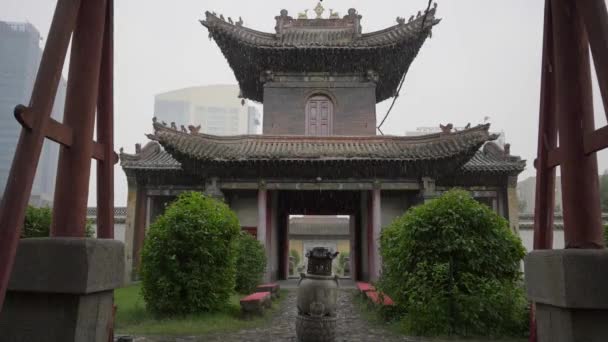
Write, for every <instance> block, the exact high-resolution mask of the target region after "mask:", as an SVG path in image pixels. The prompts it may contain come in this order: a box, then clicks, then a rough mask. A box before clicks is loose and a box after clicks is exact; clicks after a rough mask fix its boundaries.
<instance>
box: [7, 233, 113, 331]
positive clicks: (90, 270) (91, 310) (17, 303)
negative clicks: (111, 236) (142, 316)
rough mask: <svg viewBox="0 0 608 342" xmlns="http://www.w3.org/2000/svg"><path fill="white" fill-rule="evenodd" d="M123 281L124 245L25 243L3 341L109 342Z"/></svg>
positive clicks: (101, 242) (105, 242)
mask: <svg viewBox="0 0 608 342" xmlns="http://www.w3.org/2000/svg"><path fill="white" fill-rule="evenodd" d="M123 279H124V246H123V244H122V242H120V241H116V240H105V239H84V238H82V239H81V238H39V239H24V240H21V241H20V243H19V247H18V250H17V257H16V259H15V265H14V267H13V272H12V275H11V279H10V282H9V286H8V292H7V294H6V300H5V302H4V307H3V308H2V311H1V312H0V342H5V341H6V342H15V341H28V342H37V341H62V342H71V341H74V342H76V341H78V342H81V341H99V342H107V341H108V328H109V327H110V324H111V319H112V303H113V290H114V289H115V288H117V287H120V286H121V285H122V284H123Z"/></svg>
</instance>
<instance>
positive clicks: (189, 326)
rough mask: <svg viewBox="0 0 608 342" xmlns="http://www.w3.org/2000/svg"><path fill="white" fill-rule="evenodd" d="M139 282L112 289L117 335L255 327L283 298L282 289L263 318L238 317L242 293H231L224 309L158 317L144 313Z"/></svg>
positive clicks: (283, 292) (144, 306)
mask: <svg viewBox="0 0 608 342" xmlns="http://www.w3.org/2000/svg"><path fill="white" fill-rule="evenodd" d="M140 287H141V286H140V285H139V284H138V285H132V286H128V287H123V288H121V289H118V290H116V291H115V292H114V298H115V303H116V306H117V310H116V321H115V330H116V332H117V333H119V334H133V335H162V336H176V335H205V334H208V333H214V332H227V331H236V330H240V329H247V328H254V327H258V326H262V325H264V324H267V323H268V322H269V319H270V315H271V314H272V312H273V311H275V310H276V309H277V308H278V306H279V304H280V302H281V300H282V299H283V298H285V296H286V293H285V290H282V292H281V299H279V300H275V301H274V302H273V303H272V309H271V310H268V311H267V312H266V313H265V315H264V317H259V318H255V319H247V320H244V319H241V318H240V306H239V299H240V298H242V297H244V296H242V295H238V294H234V295H232V297H231V298H230V304H229V305H228V306H227V307H226V309H224V310H223V311H220V312H216V313H207V314H201V315H193V316H186V317H179V318H168V319H161V320H157V319H154V318H153V317H152V315H151V314H149V313H148V312H146V305H145V302H144V299H143V297H142V296H141V294H140Z"/></svg>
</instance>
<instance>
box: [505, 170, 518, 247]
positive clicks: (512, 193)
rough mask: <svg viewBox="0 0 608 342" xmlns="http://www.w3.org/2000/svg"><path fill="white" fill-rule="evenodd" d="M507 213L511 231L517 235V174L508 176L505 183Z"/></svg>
mask: <svg viewBox="0 0 608 342" xmlns="http://www.w3.org/2000/svg"><path fill="white" fill-rule="evenodd" d="M507 215H508V218H509V227H511V231H513V233H515V234H517V235H518V236H519V199H518V197H517V176H509V179H508V183H507Z"/></svg>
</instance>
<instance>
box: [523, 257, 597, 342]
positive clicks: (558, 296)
mask: <svg viewBox="0 0 608 342" xmlns="http://www.w3.org/2000/svg"><path fill="white" fill-rule="evenodd" d="M525 269H526V272H525V276H526V291H527V293H528V298H529V299H530V300H532V301H534V302H535V303H536V322H537V334H538V341H539V342H569V341H584V342H604V341H606V340H607V338H608V337H607V336H608V324H606V323H607V322H608V250H606V249H594V250H584V249H561V250H540V251H533V252H531V253H530V254H528V255H527V256H526V258H525Z"/></svg>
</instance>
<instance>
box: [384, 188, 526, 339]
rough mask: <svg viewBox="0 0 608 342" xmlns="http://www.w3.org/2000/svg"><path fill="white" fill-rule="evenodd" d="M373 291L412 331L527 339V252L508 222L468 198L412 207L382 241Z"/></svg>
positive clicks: (462, 194)
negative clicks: (388, 298) (524, 265)
mask: <svg viewBox="0 0 608 342" xmlns="http://www.w3.org/2000/svg"><path fill="white" fill-rule="evenodd" d="M380 252H381V255H382V260H383V270H382V271H383V273H382V276H381V279H380V282H379V284H378V286H379V287H380V289H381V290H382V291H384V292H386V293H387V294H389V295H390V296H391V297H392V298H393V300H395V302H396V304H397V306H398V311H399V313H400V314H401V315H403V319H402V323H403V325H404V328H405V329H406V330H407V331H408V332H409V333H414V334H421V335H463V336H472V335H477V336H506V335H522V334H524V333H525V330H526V324H527V317H526V312H527V311H526V310H527V306H528V304H527V301H526V298H525V296H524V292H523V288H522V283H521V279H522V274H521V271H520V262H521V260H522V259H523V257H524V254H525V250H524V247H523V246H522V243H521V240H520V239H519V238H518V237H517V236H515V235H514V234H513V233H512V232H511V231H510V229H509V225H508V222H507V221H506V220H505V219H504V218H502V217H500V216H499V215H498V214H496V213H495V212H493V211H492V210H491V209H490V208H488V207H487V206H485V205H483V204H480V203H479V202H477V201H475V200H474V199H473V198H472V197H471V196H470V194H469V193H468V192H466V191H462V190H452V191H449V192H447V193H445V194H444V195H443V196H441V197H440V198H438V199H435V200H432V201H430V202H427V203H425V204H423V205H420V206H417V207H414V208H412V209H410V210H409V211H408V212H407V213H406V214H405V215H403V216H401V217H399V218H397V219H396V220H395V221H394V222H393V223H392V224H391V225H390V226H388V227H387V228H385V229H384V230H383V232H382V236H381V250H380Z"/></svg>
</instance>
